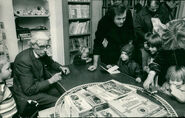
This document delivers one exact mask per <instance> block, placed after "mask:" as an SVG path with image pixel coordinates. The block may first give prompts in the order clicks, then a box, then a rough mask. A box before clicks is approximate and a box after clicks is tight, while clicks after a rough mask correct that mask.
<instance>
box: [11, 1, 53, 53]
mask: <svg viewBox="0 0 185 118" xmlns="http://www.w3.org/2000/svg"><path fill="white" fill-rule="evenodd" d="M13 9H14V19H15V27H16V34H17V39H18V49H19V52H21V51H22V50H24V49H27V48H29V45H28V42H29V41H30V39H31V34H33V33H34V32H35V31H39V30H43V31H45V32H47V33H48V34H49V35H50V21H49V17H50V15H49V3H48V0H13Z"/></svg>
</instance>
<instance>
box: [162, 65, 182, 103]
mask: <svg viewBox="0 0 185 118" xmlns="http://www.w3.org/2000/svg"><path fill="white" fill-rule="evenodd" d="M166 79H167V82H165V83H164V84H163V86H162V87H161V90H162V92H164V93H166V94H168V95H171V96H174V97H175V98H176V99H177V100H178V101H179V102H183V103H185V67H179V66H171V67H170V68H169V69H168V71H167V74H166Z"/></svg>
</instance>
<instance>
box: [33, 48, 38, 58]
mask: <svg viewBox="0 0 185 118" xmlns="http://www.w3.org/2000/svg"><path fill="white" fill-rule="evenodd" d="M33 54H34V56H35V58H37V59H38V58H39V55H38V54H37V53H35V51H34V50H33Z"/></svg>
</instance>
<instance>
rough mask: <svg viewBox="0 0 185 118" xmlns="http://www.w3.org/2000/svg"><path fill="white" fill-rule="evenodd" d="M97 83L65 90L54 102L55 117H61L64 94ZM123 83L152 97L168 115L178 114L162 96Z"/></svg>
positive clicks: (97, 83) (174, 115) (96, 83)
mask: <svg viewBox="0 0 185 118" xmlns="http://www.w3.org/2000/svg"><path fill="white" fill-rule="evenodd" d="M99 84H102V82H95V83H89V84H84V85H80V86H77V87H74V88H72V89H70V90H68V91H66V92H65V93H64V94H63V95H62V96H61V97H60V98H59V99H58V100H57V102H56V104H55V117H61V114H62V111H61V108H62V105H63V103H64V97H65V96H66V95H68V94H71V93H75V92H76V91H79V90H80V89H83V88H87V87H90V86H94V85H99ZM123 85H128V86H129V87H132V88H135V89H136V90H137V92H139V93H141V94H143V95H144V94H145V96H147V98H148V99H150V100H151V99H153V100H155V102H158V103H160V105H161V106H163V107H164V108H165V109H166V110H167V112H168V115H169V117H178V115H177V113H176V111H175V110H174V109H173V107H172V106H171V105H170V104H169V103H168V102H167V101H166V100H164V99H163V98H162V97H160V96H158V95H157V94H148V93H145V92H144V89H143V88H141V87H138V86H135V85H130V84H123ZM153 100H152V101H153Z"/></svg>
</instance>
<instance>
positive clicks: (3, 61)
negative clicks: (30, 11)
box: [0, 56, 8, 73]
mask: <svg viewBox="0 0 185 118" xmlns="http://www.w3.org/2000/svg"><path fill="white" fill-rule="evenodd" d="M7 62H8V58H7V57H6V56H0V73H1V70H2V68H3V66H4V65H5V64H6V63H7Z"/></svg>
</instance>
